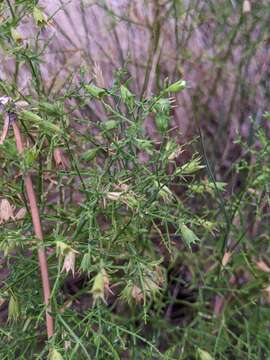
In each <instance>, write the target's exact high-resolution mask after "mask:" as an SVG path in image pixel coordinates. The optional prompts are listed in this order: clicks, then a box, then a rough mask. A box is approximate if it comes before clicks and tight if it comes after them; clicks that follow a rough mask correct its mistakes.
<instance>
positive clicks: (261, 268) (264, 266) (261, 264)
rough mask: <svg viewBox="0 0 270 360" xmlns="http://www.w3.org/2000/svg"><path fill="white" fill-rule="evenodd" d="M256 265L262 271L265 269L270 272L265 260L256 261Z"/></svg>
mask: <svg viewBox="0 0 270 360" xmlns="http://www.w3.org/2000/svg"><path fill="white" fill-rule="evenodd" d="M256 267H257V268H258V269H259V270H261V271H264V272H266V273H270V267H269V266H268V265H267V264H266V263H265V262H264V261H263V260H259V261H257V262H256Z"/></svg>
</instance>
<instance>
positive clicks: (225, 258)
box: [221, 251, 232, 267]
mask: <svg viewBox="0 0 270 360" xmlns="http://www.w3.org/2000/svg"><path fill="white" fill-rule="evenodd" d="M231 257H232V252H231V251H226V252H225V254H224V255H223V258H222V261H221V264H222V266H224V267H225V266H226V265H227V264H228V262H229V261H230V260H231Z"/></svg>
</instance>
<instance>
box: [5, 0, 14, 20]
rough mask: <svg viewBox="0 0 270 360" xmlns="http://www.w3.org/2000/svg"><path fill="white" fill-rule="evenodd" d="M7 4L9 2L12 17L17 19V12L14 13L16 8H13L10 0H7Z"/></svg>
mask: <svg viewBox="0 0 270 360" xmlns="http://www.w3.org/2000/svg"><path fill="white" fill-rule="evenodd" d="M7 4H8V7H9V10H10V12H11V15H12V18H13V19H15V13H14V10H13V8H12V5H11V3H10V1H9V0H7Z"/></svg>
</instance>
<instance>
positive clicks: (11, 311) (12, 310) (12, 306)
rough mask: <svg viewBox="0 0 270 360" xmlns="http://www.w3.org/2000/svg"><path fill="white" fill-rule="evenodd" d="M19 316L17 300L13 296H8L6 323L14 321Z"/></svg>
mask: <svg viewBox="0 0 270 360" xmlns="http://www.w3.org/2000/svg"><path fill="white" fill-rule="evenodd" d="M19 316H20V308H19V302H18V299H17V298H15V296H14V295H11V296H10V299H9V304H8V321H12V320H14V321H16V320H18V318H19Z"/></svg>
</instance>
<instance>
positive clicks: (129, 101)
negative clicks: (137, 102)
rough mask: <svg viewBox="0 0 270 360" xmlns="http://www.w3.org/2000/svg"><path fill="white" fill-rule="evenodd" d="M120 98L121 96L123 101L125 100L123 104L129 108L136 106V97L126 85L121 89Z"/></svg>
mask: <svg viewBox="0 0 270 360" xmlns="http://www.w3.org/2000/svg"><path fill="white" fill-rule="evenodd" d="M120 96H121V99H122V100H123V102H124V103H125V104H126V105H127V106H128V107H129V108H133V106H134V95H133V94H132V93H131V92H130V91H129V89H128V88H127V87H125V86H124V85H121V87H120Z"/></svg>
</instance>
